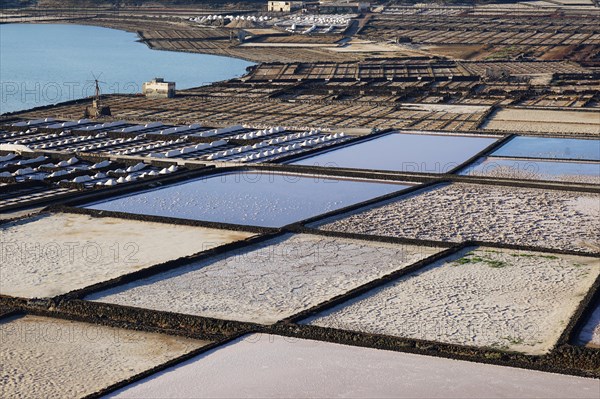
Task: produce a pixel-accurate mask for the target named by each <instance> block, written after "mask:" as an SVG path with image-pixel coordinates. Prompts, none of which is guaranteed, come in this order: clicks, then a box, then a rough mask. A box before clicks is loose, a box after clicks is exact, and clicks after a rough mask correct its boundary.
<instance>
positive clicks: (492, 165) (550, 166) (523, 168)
mask: <svg viewBox="0 0 600 399" xmlns="http://www.w3.org/2000/svg"><path fill="white" fill-rule="evenodd" d="M460 174H461V175H471V176H491V177H507V178H514V179H525V180H551V181H566V182H571V183H575V182H576V183H591V184H600V163H599V162H563V161H546V160H532V159H528V160H523V159H505V158H497V157H486V158H483V159H481V160H479V161H477V162H476V163H474V164H472V165H470V166H469V167H468V168H466V169H464V170H463V171H462V172H461V173H460Z"/></svg>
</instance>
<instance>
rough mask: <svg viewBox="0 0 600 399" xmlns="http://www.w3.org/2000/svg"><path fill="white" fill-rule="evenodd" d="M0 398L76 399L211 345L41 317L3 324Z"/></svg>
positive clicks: (0, 348)
mask: <svg viewBox="0 0 600 399" xmlns="http://www.w3.org/2000/svg"><path fill="white" fill-rule="evenodd" d="M0 334H1V335H0V337H1V338H2V341H1V345H0V357H1V358H2V367H0V381H1V383H0V397H2V398H75V397H82V396H86V395H90V394H92V393H94V392H97V391H98V390H101V389H104V388H107V387H108V386H110V385H113V384H116V383H117V382H119V381H122V380H124V379H127V378H129V377H132V376H134V375H137V374H139V373H141V372H143V371H146V370H148V369H151V368H153V367H156V366H158V365H160V364H163V363H165V362H167V361H169V360H171V359H174V358H177V357H179V356H182V355H184V354H186V353H188V352H190V351H192V350H194V349H197V348H200V347H202V346H205V345H207V344H208V342H205V341H199V340H192V339H188V338H182V337H172V336H167V335H161V334H154V333H146V332H140V331H130V330H123V329H119V328H111V327H105V326H100V325H94V324H88V323H80V322H72V321H66V320H60V319H51V318H46V317H38V316H24V317H16V318H9V319H6V320H3V321H2V322H0Z"/></svg>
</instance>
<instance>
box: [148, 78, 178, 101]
mask: <svg viewBox="0 0 600 399" xmlns="http://www.w3.org/2000/svg"><path fill="white" fill-rule="evenodd" d="M142 94H144V95H145V96H146V97H154V98H173V97H175V82H165V80H164V79H163V78H154V79H153V80H151V81H150V82H146V83H144V84H143V85H142Z"/></svg>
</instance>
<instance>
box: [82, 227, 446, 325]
mask: <svg viewBox="0 0 600 399" xmlns="http://www.w3.org/2000/svg"><path fill="white" fill-rule="evenodd" d="M441 250H442V249H437V248H432V247H424V246H418V247H417V246H412V245H398V244H387V243H379V242H370V241H357V240H347V239H338V238H335V239H334V238H325V237H321V236H313V235H304V234H300V235H289V234H288V235H284V236H283V237H280V238H276V239H273V240H269V241H267V242H266V243H262V244H260V245H254V246H252V247H250V248H248V249H246V250H243V251H235V252H234V253H227V254H224V255H221V256H218V257H214V258H212V259H208V260H203V261H199V262H194V263H191V264H190V265H188V266H184V267H180V268H177V269H175V270H172V271H169V272H166V273H162V274H159V275H156V276H153V277H150V278H147V279H143V280H139V281H136V282H132V283H129V284H126V285H124V286H121V287H116V288H112V289H109V290H105V291H102V292H99V293H95V294H92V295H90V296H88V298H86V299H88V300H93V301H100V302H105V303H113V304H118V305H125V306H134V307H140V308H146V309H154V310H162V311H171V312H178V313H185V314H191V315H198V316H205V317H214V318H218V319H226V320H238V321H246V322H254V323H262V324H271V323H275V322H277V321H279V320H281V319H284V318H287V317H290V316H292V315H294V314H296V313H299V312H301V311H303V310H306V309H308V308H310V307H312V306H315V305H317V304H319V303H321V302H324V301H326V300H328V299H331V298H333V297H335V296H336V295H340V294H343V293H345V292H347V291H349V290H351V289H353V288H355V287H358V286H360V285H362V284H365V283H367V282H369V281H371V280H374V279H377V278H379V277H382V276H384V275H386V274H389V273H391V272H393V271H395V270H398V269H402V268H404V267H406V266H408V265H411V264H413V263H415V262H417V261H419V260H421V259H424V258H426V257H428V256H430V255H432V254H434V253H437V252H439V251H441Z"/></svg>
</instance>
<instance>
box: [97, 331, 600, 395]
mask: <svg viewBox="0 0 600 399" xmlns="http://www.w3.org/2000/svg"><path fill="white" fill-rule="evenodd" d="M108 397H117V398H196V397H206V398H240V397H259V398H284V397H285V398H287V397H292V398H334V397H352V398H374V397H376V398H448V397H461V398H516V397H518V398H564V397H571V398H597V397H598V381H597V380H595V379H593V378H581V377H574V376H568V375H561V374H552V373H543V372H539V371H533V370H522V369H516V368H512V367H501V366H495V365H490V364H479V363H472V362H465V361H460V360H451V359H443V358H437V357H431V356H422V355H415V354H411V353H399V352H392V351H384V350H377V349H371V348H360V347H355V346H346V345H338V344H333V343H328V342H319V341H312V340H306V339H297V338H289V337H280V336H275V335H266V334H254V335H250V336H246V337H244V338H241V339H238V340H236V341H234V342H232V343H230V344H228V345H226V346H224V347H221V348H218V349H213V350H211V351H209V352H207V353H205V354H202V355H200V356H197V357H194V358H192V359H190V360H188V361H185V362H183V363H181V364H178V365H176V366H174V367H171V368H169V369H167V370H164V371H161V372H159V373H157V374H155V375H152V376H150V377H147V378H145V379H143V380H141V381H139V382H136V383H133V384H132V385H129V386H127V387H125V388H123V389H122V390H120V391H117V392H115V393H113V394H110V395H108Z"/></svg>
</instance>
